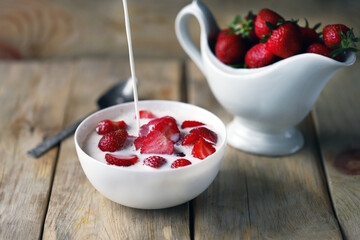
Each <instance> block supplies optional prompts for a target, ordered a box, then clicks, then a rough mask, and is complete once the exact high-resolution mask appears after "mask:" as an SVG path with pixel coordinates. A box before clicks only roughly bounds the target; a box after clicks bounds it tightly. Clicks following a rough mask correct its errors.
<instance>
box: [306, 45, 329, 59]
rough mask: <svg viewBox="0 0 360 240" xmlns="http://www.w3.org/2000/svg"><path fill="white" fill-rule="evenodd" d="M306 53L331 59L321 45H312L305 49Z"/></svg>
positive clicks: (327, 51)
mask: <svg viewBox="0 0 360 240" xmlns="http://www.w3.org/2000/svg"><path fill="white" fill-rule="evenodd" d="M306 52H307V53H316V54H320V55H323V56H326V57H331V56H330V53H331V51H330V50H329V49H328V48H327V47H326V46H325V45H324V44H322V43H313V44H311V45H310V46H309V47H308V48H307V49H306Z"/></svg>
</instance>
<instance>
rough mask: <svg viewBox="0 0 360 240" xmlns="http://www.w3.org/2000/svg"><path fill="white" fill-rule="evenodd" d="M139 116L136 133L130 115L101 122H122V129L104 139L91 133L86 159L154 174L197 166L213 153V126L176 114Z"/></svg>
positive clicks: (87, 144) (157, 113)
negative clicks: (149, 171)
mask: <svg viewBox="0 0 360 240" xmlns="http://www.w3.org/2000/svg"><path fill="white" fill-rule="evenodd" d="M140 112H141V113H142V114H140V115H141V116H142V117H140V126H141V127H140V128H139V130H138V128H137V123H136V119H135V118H134V114H133V113H127V114H125V115H122V116H121V119H114V120H109V119H107V120H103V121H101V122H100V123H103V122H104V121H105V122H106V121H109V122H114V123H116V122H122V123H123V124H122V126H125V127H124V128H121V129H116V128H114V129H115V130H113V131H111V132H109V133H107V134H105V135H100V134H99V133H98V132H97V131H94V132H93V133H91V134H90V136H89V138H88V140H87V143H86V146H85V147H86V149H87V150H86V151H87V152H88V153H89V155H91V156H92V157H94V158H96V159H98V160H100V161H103V162H106V163H107V164H110V165H116V166H122V167H131V168H138V169H149V170H151V169H154V170H155V171H156V170H161V169H174V168H180V167H186V166H189V165H192V164H196V163H198V162H201V161H203V160H206V158H207V157H208V156H210V155H212V154H213V153H214V152H216V148H217V145H216V144H217V141H218V135H217V134H216V133H215V131H214V129H213V127H212V126H210V125H207V124H206V123H204V122H200V121H196V120H189V119H187V117H188V116H182V115H180V114H179V113H176V112H175V113H173V114H171V115H172V116H170V114H168V112H164V110H159V111H155V110H154V112H152V111H148V110H141V111H140ZM109 129H110V128H109ZM119 132H121V134H119ZM106 136H107V137H106ZM104 138H106V142H105V143H106V144H104V143H103V142H104ZM94 143H95V144H96V145H97V146H95V147H94V145H95V144H94ZM102 145H105V146H107V148H106V147H105V148H103V147H100V146H102Z"/></svg>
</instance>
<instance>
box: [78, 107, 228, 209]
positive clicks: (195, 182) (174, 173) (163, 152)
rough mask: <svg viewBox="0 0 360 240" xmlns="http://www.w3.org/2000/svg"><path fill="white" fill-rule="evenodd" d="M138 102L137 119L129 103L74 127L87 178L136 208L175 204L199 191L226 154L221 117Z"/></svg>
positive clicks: (110, 196) (199, 110)
mask: <svg viewBox="0 0 360 240" xmlns="http://www.w3.org/2000/svg"><path fill="white" fill-rule="evenodd" d="M138 107H139V109H140V111H139V117H140V118H139V119H136V118H135V116H136V114H135V111H134V110H135V109H134V108H135V106H134V102H129V103H123V104H119V105H115V106H112V107H109V108H106V109H103V110H100V111H98V112H95V113H93V114H92V115H90V116H89V117H87V118H86V119H85V120H84V121H83V122H82V123H81V124H80V125H79V127H78V128H77V130H76V132H75V136H74V142H75V146H76V152H77V155H78V158H79V161H80V164H81V167H82V169H83V171H84V173H85V175H86V177H87V178H88V180H89V181H90V183H91V184H92V185H93V186H94V188H95V189H97V190H98V191H99V192H100V193H101V194H102V195H104V196H105V197H106V198H108V199H110V200H112V201H114V202H116V203H119V204H121V205H124V206H128V207H132V208H139V209H160V208H168V207H173V206H176V205H179V204H182V203H185V202H187V201H189V200H191V199H193V198H195V197H196V196H198V195H199V194H201V193H202V192H203V191H204V190H205V189H206V188H207V187H208V186H209V185H210V184H211V183H212V182H213V180H214V179H215V177H216V175H217V174H218V172H219V169H220V166H221V163H222V160H223V158H224V154H225V149H226V128H225V125H224V124H223V122H222V121H221V120H220V119H219V118H218V117H217V116H215V115H214V114H213V113H211V112H209V111H207V110H205V109H203V108H200V107H197V106H194V105H191V104H186V103H181V102H175V101H163V100H149V101H139V103H138ZM137 120H139V121H137ZM137 122H138V123H139V126H137Z"/></svg>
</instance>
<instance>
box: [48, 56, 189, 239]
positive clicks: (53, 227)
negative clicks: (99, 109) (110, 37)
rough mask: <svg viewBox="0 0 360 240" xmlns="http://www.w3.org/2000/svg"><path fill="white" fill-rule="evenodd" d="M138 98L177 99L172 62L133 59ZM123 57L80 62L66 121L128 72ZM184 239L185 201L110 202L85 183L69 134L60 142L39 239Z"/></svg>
mask: <svg viewBox="0 0 360 240" xmlns="http://www.w3.org/2000/svg"><path fill="white" fill-rule="evenodd" d="M136 69H137V71H138V78H139V81H140V86H139V96H140V98H142V99H149V98H153V97H157V98H159V99H172V100H176V99H179V93H178V86H179V76H180V65H179V63H178V62H176V61H153V60H151V61H139V62H136ZM129 74H130V72H129V64H128V61H96V60H94V61H87V60H85V61H82V62H80V63H77V64H76V71H75V73H74V75H75V76H76V82H74V84H73V86H72V93H71V95H70V98H69V104H68V109H67V115H66V122H67V123H68V124H70V123H72V122H74V121H76V120H77V119H78V118H79V117H80V116H81V115H83V114H85V113H86V112H90V111H91V110H93V109H94V104H93V103H94V102H95V98H96V96H97V95H98V93H100V92H102V90H104V89H106V88H107V87H109V86H110V85H113V84H114V83H115V82H117V81H119V80H121V79H124V78H126V77H128V76H129ZM99 237H101V238H104V239H189V238H190V232H189V210H188V204H183V205H181V206H178V207H174V208H170V209H165V210H146V211H145V210H137V209H132V208H128V207H124V206H121V205H119V204H116V203H113V202H111V201H110V200H108V199H106V198H105V197H103V196H102V195H101V194H100V193H98V192H97V191H96V190H95V189H94V188H93V187H92V186H91V184H90V183H89V182H88V180H87V179H86V176H85V174H84V173H83V171H82V169H81V166H80V164H79V161H78V159H77V156H76V152H75V146H74V142H73V139H68V140H66V141H64V142H63V143H62V145H61V150H60V155H59V160H58V166H57V169H56V173H55V179H54V184H53V188H52V193H51V199H50V203H49V211H48V214H47V217H46V221H45V228H44V235H43V238H44V239H88V238H99Z"/></svg>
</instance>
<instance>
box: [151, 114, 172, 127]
mask: <svg viewBox="0 0 360 240" xmlns="http://www.w3.org/2000/svg"><path fill="white" fill-rule="evenodd" d="M169 120H171V121H174V122H176V120H175V118H173V117H170V116H164V117H161V118H155V119H152V120H151V121H150V122H149V123H148V125H149V126H152V125H156V124H158V123H159V122H162V121H169Z"/></svg>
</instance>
